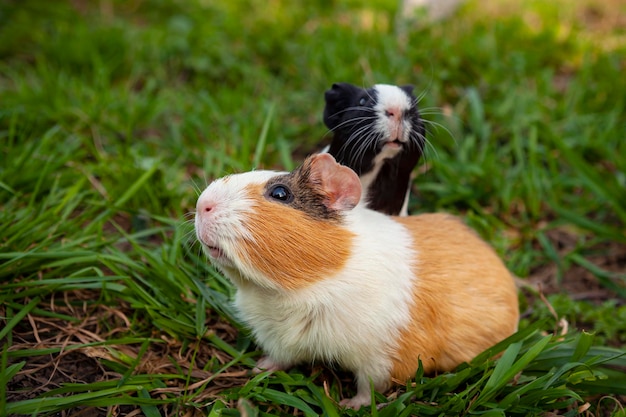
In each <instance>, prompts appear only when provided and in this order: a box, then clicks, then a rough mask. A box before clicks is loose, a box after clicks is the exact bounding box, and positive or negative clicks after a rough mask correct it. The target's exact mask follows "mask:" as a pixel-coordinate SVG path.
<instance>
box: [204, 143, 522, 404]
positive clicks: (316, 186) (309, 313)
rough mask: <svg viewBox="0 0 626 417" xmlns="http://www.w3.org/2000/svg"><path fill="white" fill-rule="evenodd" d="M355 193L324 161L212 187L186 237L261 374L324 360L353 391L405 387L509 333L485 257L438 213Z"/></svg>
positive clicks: (511, 321) (498, 282)
mask: <svg viewBox="0 0 626 417" xmlns="http://www.w3.org/2000/svg"><path fill="white" fill-rule="evenodd" d="M360 198H361V184H360V181H359V178H358V177H357V175H356V174H355V173H354V171H352V170H351V169H349V168H347V167H345V166H342V165H339V164H338V163H336V162H335V160H334V158H333V157H332V156H331V155H329V154H328V153H321V154H315V155H313V156H311V157H309V158H307V159H306V160H305V161H304V164H303V165H302V166H301V167H300V168H298V169H296V170H295V171H293V172H291V173H286V172H274V171H252V172H247V173H242V174H236V175H230V176H227V177H224V178H221V179H218V180H216V181H214V182H213V183H211V184H210V185H209V186H208V187H207V188H206V189H205V190H204V191H203V192H202V194H201V195H200V197H199V198H198V202H197V206H196V217H195V230H196V235H197V237H198V239H199V241H200V242H201V244H202V247H203V249H204V250H205V252H206V253H207V255H208V256H209V258H210V259H211V262H212V263H213V264H214V265H215V266H217V267H218V268H220V269H221V270H222V271H223V273H224V274H225V276H227V277H228V278H229V279H230V280H231V281H232V282H233V284H234V285H235V286H236V288H237V292H236V296H235V306H236V308H237V309H238V311H239V313H240V315H241V318H242V319H243V321H245V323H247V325H248V326H249V327H250V328H251V330H252V332H253V335H254V337H255V339H256V341H257V342H258V344H259V345H260V346H261V348H262V349H263V351H264V353H265V355H266V356H265V357H263V358H262V359H260V360H259V362H258V364H257V371H258V370H270V371H271V370H279V369H286V368H288V367H290V366H292V365H295V364H297V363H301V362H314V361H320V362H324V363H327V364H331V365H338V366H341V367H343V368H345V369H347V370H350V371H352V372H354V374H355V376H356V382H357V394H356V396H355V397H353V398H351V399H346V400H343V401H342V404H343V405H346V406H348V407H354V408H358V407H360V406H362V405H366V404H369V403H370V388H369V387H370V385H369V384H370V380H371V381H372V382H373V384H374V387H375V389H376V390H378V391H384V390H386V389H387V388H388V387H390V385H391V383H392V381H393V380H396V381H407V380H408V379H410V378H412V377H413V376H414V374H415V372H416V370H417V369H418V364H419V361H420V360H421V362H422V364H423V367H424V370H425V371H426V372H434V371H448V370H451V369H453V368H455V367H456V366H457V365H459V364H460V363H462V362H465V361H470V360H471V359H473V358H474V357H475V356H476V355H477V354H479V353H481V352H482V351H483V350H485V349H487V348H489V347H490V346H492V345H494V344H495V343H497V342H499V341H501V340H502V339H504V338H506V337H507V336H509V335H511V334H512V333H513V332H515V330H516V328H517V321H518V301H517V291H516V287H515V284H514V282H513V278H512V277H511V274H510V273H509V271H508V270H507V268H506V267H505V266H504V264H503V263H502V261H501V260H500V259H499V258H498V256H497V255H496V253H495V252H494V251H493V249H492V248H491V247H490V246H489V245H488V244H486V243H485V242H484V241H483V240H481V239H480V238H479V237H478V236H477V235H476V234H475V233H474V232H473V231H472V230H471V229H469V228H468V227H466V226H465V225H464V224H463V223H462V222H461V221H459V220H458V219H457V218H455V217H453V216H450V215H445V214H422V215H419V216H407V217H392V216H387V215H385V214H382V213H379V212H376V211H374V210H371V209H368V208H367V207H364V206H363V205H360V204H358V203H359V200H360Z"/></svg>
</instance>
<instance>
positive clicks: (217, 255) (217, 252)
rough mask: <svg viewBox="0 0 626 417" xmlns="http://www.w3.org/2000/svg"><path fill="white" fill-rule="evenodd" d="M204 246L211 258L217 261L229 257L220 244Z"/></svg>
mask: <svg viewBox="0 0 626 417" xmlns="http://www.w3.org/2000/svg"><path fill="white" fill-rule="evenodd" d="M204 248H205V249H206V252H207V254H208V255H209V257H210V258H211V259H214V260H216V261H225V260H227V259H228V258H227V257H226V254H225V253H224V251H223V250H222V248H220V247H218V246H211V245H204Z"/></svg>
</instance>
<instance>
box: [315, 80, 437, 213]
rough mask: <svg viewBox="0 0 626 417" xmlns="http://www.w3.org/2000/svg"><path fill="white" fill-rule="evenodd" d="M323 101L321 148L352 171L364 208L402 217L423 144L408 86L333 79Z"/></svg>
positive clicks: (422, 136)
mask: <svg viewBox="0 0 626 417" xmlns="http://www.w3.org/2000/svg"><path fill="white" fill-rule="evenodd" d="M325 99H326V107H325V108H324V123H325V124H326V126H327V127H328V128H329V129H330V130H332V132H333V139H332V142H331V144H330V145H329V147H327V148H326V151H327V152H329V153H330V154H331V155H333V156H334V157H335V159H336V160H337V162H339V163H340V164H342V165H346V166H348V167H350V168H352V169H353V170H354V171H355V172H356V173H357V175H358V176H359V178H360V179H361V184H362V186H363V200H364V201H365V203H366V204H367V206H368V207H369V208H371V209H373V210H376V211H380V212H381V213H385V214H391V215H401V216H406V215H407V214H408V209H407V206H408V199H409V190H410V186H411V172H412V171H413V168H415V166H416V165H417V163H418V162H419V159H420V157H421V156H422V153H423V150H424V145H425V142H426V136H425V134H426V131H425V127H424V122H423V121H422V119H421V118H420V114H419V111H418V109H417V99H416V98H415V96H414V95H413V86H410V85H405V86H401V87H399V86H395V85H388V84H376V85H374V86H373V87H371V88H368V89H364V88H360V87H357V86H355V85H352V84H348V83H335V84H333V85H332V87H331V88H330V90H327V91H326V93H325Z"/></svg>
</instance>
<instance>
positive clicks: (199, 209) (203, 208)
mask: <svg viewBox="0 0 626 417" xmlns="http://www.w3.org/2000/svg"><path fill="white" fill-rule="evenodd" d="M214 208H215V202H213V201H210V200H198V205H197V206H196V213H198V215H199V216H206V215H207V214H208V213H210V212H211V211H213V209H214Z"/></svg>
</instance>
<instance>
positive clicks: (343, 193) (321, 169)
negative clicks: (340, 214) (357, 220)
mask: <svg viewBox="0 0 626 417" xmlns="http://www.w3.org/2000/svg"><path fill="white" fill-rule="evenodd" d="M305 163H308V164H309V166H310V176H309V179H310V181H311V182H313V183H315V184H319V185H320V186H321V188H322V190H321V191H322V193H323V194H325V195H326V203H325V204H326V206H327V207H328V208H330V209H332V210H339V211H346V210H352V209H353V208H354V207H355V206H356V205H357V204H359V200H360V199H361V181H359V177H358V176H357V175H356V173H355V172H354V171H353V170H351V169H350V168H348V167H346V166H343V165H340V164H338V163H337V162H336V161H335V158H333V156H332V155H331V154H329V153H321V154H316V155H313V156H311V157H309V158H308V161H306V162H305Z"/></svg>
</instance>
